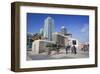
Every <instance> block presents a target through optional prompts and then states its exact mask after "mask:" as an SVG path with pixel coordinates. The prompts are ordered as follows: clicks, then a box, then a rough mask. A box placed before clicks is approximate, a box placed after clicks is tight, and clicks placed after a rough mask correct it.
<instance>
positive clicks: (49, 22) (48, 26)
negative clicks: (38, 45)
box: [43, 17, 54, 41]
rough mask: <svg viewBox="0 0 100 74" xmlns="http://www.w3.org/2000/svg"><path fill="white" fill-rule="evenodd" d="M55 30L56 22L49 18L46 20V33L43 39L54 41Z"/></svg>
mask: <svg viewBox="0 0 100 74" xmlns="http://www.w3.org/2000/svg"><path fill="white" fill-rule="evenodd" d="M53 30H54V20H53V19H52V18H51V17H47V18H46V19H45V20H44V31H43V32H44V33H43V37H44V38H45V39H46V40H49V41H52V33H53Z"/></svg>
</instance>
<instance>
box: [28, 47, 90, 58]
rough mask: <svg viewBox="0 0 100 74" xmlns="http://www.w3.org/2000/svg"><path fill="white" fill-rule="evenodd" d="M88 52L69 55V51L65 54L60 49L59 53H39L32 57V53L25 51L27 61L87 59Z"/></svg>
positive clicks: (78, 51) (63, 50)
mask: <svg viewBox="0 0 100 74" xmlns="http://www.w3.org/2000/svg"><path fill="white" fill-rule="evenodd" d="M88 57H89V52H88V51H85V52H84V51H81V50H77V54H74V53H71V51H70V50H69V51H68V53H67V54H66V51H65V49H60V52H59V53H57V52H56V51H51V54H50V55H48V54H47V52H44V53H40V54H38V55H33V54H32V51H27V60H46V59H74V58H88Z"/></svg>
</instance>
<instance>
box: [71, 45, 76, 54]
mask: <svg viewBox="0 0 100 74" xmlns="http://www.w3.org/2000/svg"><path fill="white" fill-rule="evenodd" d="M71 50H72V53H74V54H77V51H76V47H75V45H73V46H72V48H71Z"/></svg>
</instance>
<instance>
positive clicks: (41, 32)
mask: <svg viewBox="0 0 100 74" xmlns="http://www.w3.org/2000/svg"><path fill="white" fill-rule="evenodd" d="M40 35H41V36H43V28H41V29H40Z"/></svg>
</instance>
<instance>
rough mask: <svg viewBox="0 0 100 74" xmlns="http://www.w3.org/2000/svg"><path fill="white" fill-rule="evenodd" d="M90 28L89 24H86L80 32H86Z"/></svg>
mask: <svg viewBox="0 0 100 74" xmlns="http://www.w3.org/2000/svg"><path fill="white" fill-rule="evenodd" d="M88 30H89V25H88V24H85V25H84V27H83V28H81V30H80V32H82V33H85V32H88Z"/></svg>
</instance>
